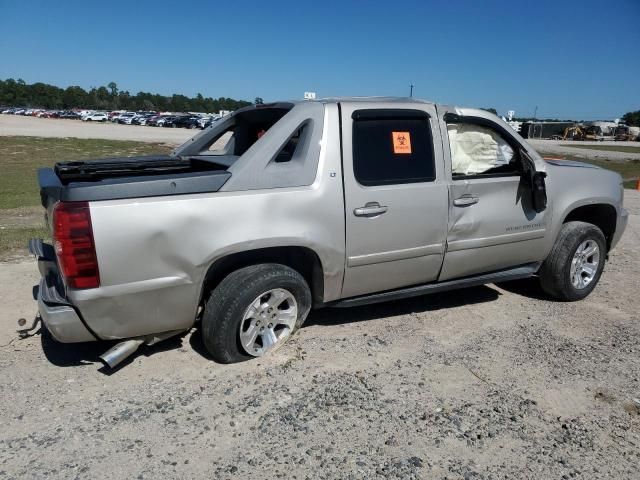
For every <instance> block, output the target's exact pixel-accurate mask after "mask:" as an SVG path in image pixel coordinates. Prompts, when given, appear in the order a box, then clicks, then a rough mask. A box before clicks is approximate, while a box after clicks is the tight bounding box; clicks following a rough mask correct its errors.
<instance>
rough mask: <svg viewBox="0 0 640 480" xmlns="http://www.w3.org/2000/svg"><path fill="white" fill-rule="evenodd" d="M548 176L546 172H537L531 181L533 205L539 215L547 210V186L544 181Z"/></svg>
mask: <svg viewBox="0 0 640 480" xmlns="http://www.w3.org/2000/svg"><path fill="white" fill-rule="evenodd" d="M546 176H547V174H546V173H544V172H535V173H534V174H533V179H532V181H531V203H532V205H533V209H534V210H535V211H536V212H538V213H540V212H542V211H544V209H545V208H547V186H546V184H545V181H544V177H546Z"/></svg>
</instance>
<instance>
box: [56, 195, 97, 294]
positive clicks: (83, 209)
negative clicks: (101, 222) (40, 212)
mask: <svg viewBox="0 0 640 480" xmlns="http://www.w3.org/2000/svg"><path fill="white" fill-rule="evenodd" d="M53 242H54V246H55V249H56V255H57V257H58V264H59V265H60V269H61V270H62V275H63V276H64V278H65V281H66V283H67V285H68V286H69V287H71V288H96V287H99V286H100V272H99V271H98V259H97V257H96V246H95V243H94V241H93V229H92V228H91V212H90V210H89V204H88V203H87V202H59V203H58V204H57V205H56V206H55V208H54V210H53Z"/></svg>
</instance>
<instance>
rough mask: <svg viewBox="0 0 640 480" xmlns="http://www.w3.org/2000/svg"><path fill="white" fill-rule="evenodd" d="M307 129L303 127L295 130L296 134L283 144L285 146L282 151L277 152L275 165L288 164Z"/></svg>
mask: <svg viewBox="0 0 640 480" xmlns="http://www.w3.org/2000/svg"><path fill="white" fill-rule="evenodd" d="M307 128H308V126H307V125H303V126H302V127H300V128H299V129H297V130H296V132H295V133H294V134H293V135H292V136H291V138H290V139H289V141H288V142H287V143H286V144H285V146H284V147H282V150H280V151H279V152H278V155H277V156H276V160H275V161H276V163H283V162H289V161H290V160H291V159H292V158H293V155H294V154H295V153H296V150H297V149H298V145H299V144H300V143H301V142H300V140H301V138H304V134H305V132H306V130H307Z"/></svg>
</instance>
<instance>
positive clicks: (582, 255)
mask: <svg viewBox="0 0 640 480" xmlns="http://www.w3.org/2000/svg"><path fill="white" fill-rule="evenodd" d="M599 263H600V248H599V247H598V244H597V243H596V242H595V241H594V240H585V241H584V242H582V243H581V244H580V245H579V246H578V249H577V250H576V253H575V254H574V255H573V260H571V270H570V276H571V277H570V278H571V284H572V285H573V286H574V288H577V289H578V290H580V289H583V288H585V287H586V286H587V285H589V284H590V283H591V282H592V281H593V279H594V277H595V276H596V273H597V272H598V265H599Z"/></svg>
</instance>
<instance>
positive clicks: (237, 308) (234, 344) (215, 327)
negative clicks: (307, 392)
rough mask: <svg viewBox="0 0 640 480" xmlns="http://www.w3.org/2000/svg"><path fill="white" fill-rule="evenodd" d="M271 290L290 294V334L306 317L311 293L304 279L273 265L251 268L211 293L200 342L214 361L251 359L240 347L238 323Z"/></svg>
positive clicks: (230, 278)
mask: <svg viewBox="0 0 640 480" xmlns="http://www.w3.org/2000/svg"><path fill="white" fill-rule="evenodd" d="M275 288H282V289H285V290H288V291H289V292H291V293H292V294H293V296H294V297H295V299H296V302H297V304H298V317H297V320H296V324H295V327H294V328H293V329H292V332H291V334H293V333H295V331H296V330H298V328H300V326H302V324H303V323H304V321H305V319H306V318H307V315H308V314H309V310H310V309H311V292H310V290H309V285H307V282H306V281H305V279H304V277H303V276H302V275H300V273H298V272H297V271H295V270H293V269H292V268H289V267H287V266H285V265H280V264H277V263H264V264H260V265H251V266H249V267H245V268H241V269H239V270H236V271H235V272H233V273H230V274H229V275H228V276H227V277H225V278H224V279H223V280H222V281H221V282H220V284H219V285H218V286H217V287H216V288H215V289H214V290H213V292H212V293H211V296H210V297H209V299H208V300H207V302H206V304H205V307H204V314H203V316H202V339H203V342H204V345H205V347H206V349H207V351H208V352H209V353H210V354H211V356H212V357H213V359H214V360H216V361H217V362H220V363H236V362H242V361H245V360H249V359H250V358H255V357H252V356H251V355H249V354H247V353H246V352H245V350H244V348H243V347H242V345H241V343H240V334H239V331H240V322H241V321H242V319H243V316H244V313H245V311H246V310H247V308H248V307H249V306H250V305H251V303H252V302H253V301H254V300H255V299H256V298H257V297H258V296H259V295H261V294H263V293H264V292H267V291H269V290H271V289H275ZM290 336H291V335H290ZM285 341H286V339H285V340H283V342H285Z"/></svg>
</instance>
